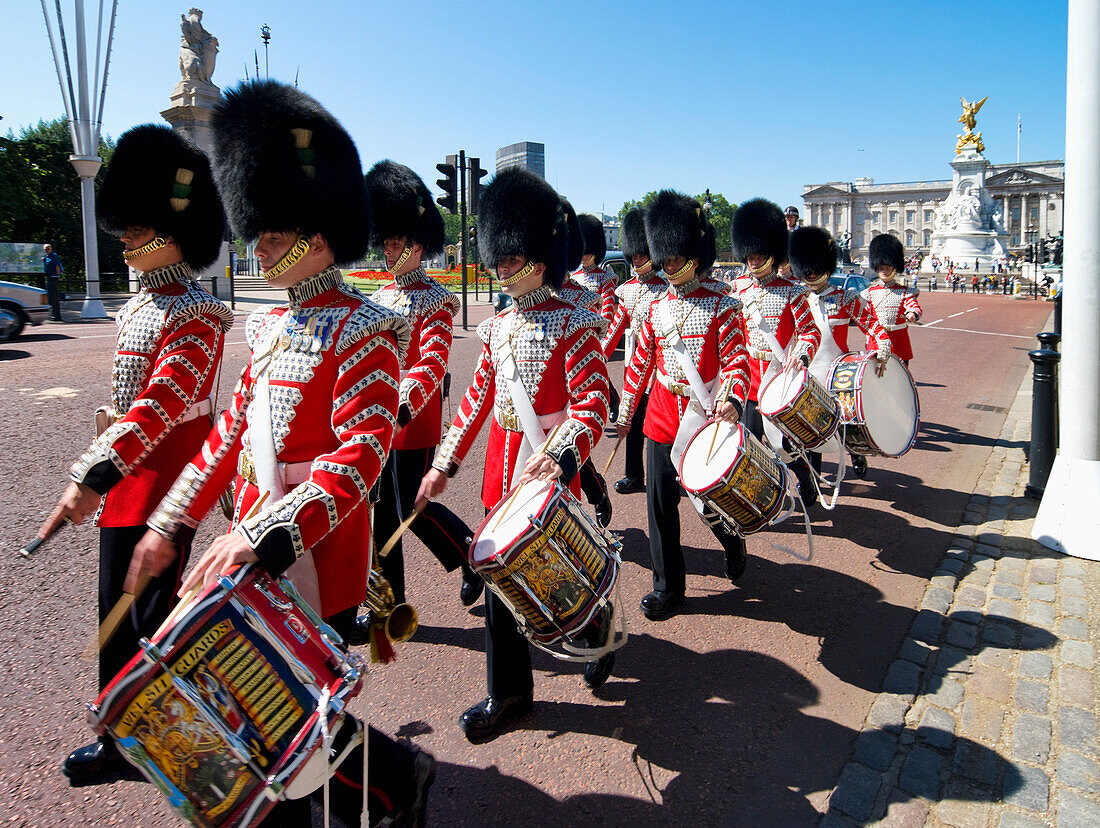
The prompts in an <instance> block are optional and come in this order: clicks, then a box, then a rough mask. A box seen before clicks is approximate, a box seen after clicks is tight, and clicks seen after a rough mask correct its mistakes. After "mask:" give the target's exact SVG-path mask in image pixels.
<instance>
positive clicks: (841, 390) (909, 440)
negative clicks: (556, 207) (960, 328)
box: [826, 351, 920, 457]
mask: <svg viewBox="0 0 1100 828" xmlns="http://www.w3.org/2000/svg"><path fill="white" fill-rule="evenodd" d="M877 365H878V360H877V358H876V355H875V352H873V351H868V352H860V353H851V354H842V355H840V356H839V357H837V358H836V359H835V360H833V364H832V367H830V369H829V375H828V378H827V380H826V387H827V388H828V389H829V392H830V393H831V394H833V395H834V396H835V397H836V399H837V402H838V403H839V405H840V416H841V421H842V423H843V429H842V431H843V435H844V445H845V447H846V448H847V449H848V450H849V451H850V452H853V453H854V454H864V455H867V454H872V455H879V456H882V457H901V456H902V455H903V454H905V453H906V452H907V451H909V449H911V448H912V447H913V443H915V442H916V439H917V429H918V428H919V426H920V400H919V398H918V397H917V387H916V385H915V384H914V382H913V376H912V374H910V373H909V369H908V368H907V367H906V366H905V363H904V362H902V361H901V360H900V359H898V358H897V357H896V356H893V355H892V354H891V356H890V358H889V360H888V361H887V363H886V372H885V374H884V375H883V376H881V377H880V376H878V374H877V373H876V372H875V368H876V366H877Z"/></svg>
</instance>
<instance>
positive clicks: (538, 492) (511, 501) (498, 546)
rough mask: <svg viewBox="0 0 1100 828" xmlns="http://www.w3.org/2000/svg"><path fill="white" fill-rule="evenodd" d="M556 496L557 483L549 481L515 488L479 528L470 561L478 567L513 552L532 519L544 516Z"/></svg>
mask: <svg viewBox="0 0 1100 828" xmlns="http://www.w3.org/2000/svg"><path fill="white" fill-rule="evenodd" d="M553 494H554V484H553V483H552V482H550V481H546V480H528V481H527V482H526V483H523V484H521V485H520V486H518V487H516V488H514V489H512V491H510V492H509V493H508V494H507V495H506V496H505V498H504V499H503V500H502V501H501V502H500V503H498V504H497V505H496V506H494V507H493V509H492V510H491V511H490V512H489V514H488V515H486V516H485V520H484V521H482V524H481V526H480V527H478V530H477V534H476V535H475V536H474V540H473V543H472V544H471V546H470V558H471V560H470V562H471V563H472V564H478V563H481V562H483V561H487V560H489V559H490V558H492V557H493V556H494V555H496V554H497V553H499V552H501V551H503V550H506V549H510V548H511V547H512V545H513V544H515V542H516V541H517V540H519V538H520V537H521V536H522V535H523V534H524V533H525V532H526V531H527V530H528V529H529V528H530V527H531V521H530V516H531V515H541V514H542V513H543V511H544V510H545V509H546V505H547V502H548V501H549V500H550V499H551V498H552V497H553Z"/></svg>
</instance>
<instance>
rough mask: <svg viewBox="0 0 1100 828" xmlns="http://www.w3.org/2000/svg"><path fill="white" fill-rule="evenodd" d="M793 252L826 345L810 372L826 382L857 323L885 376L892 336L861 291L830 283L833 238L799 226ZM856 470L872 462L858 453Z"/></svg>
mask: <svg viewBox="0 0 1100 828" xmlns="http://www.w3.org/2000/svg"><path fill="white" fill-rule="evenodd" d="M788 252H789V254H790V261H791V268H792V270H793V271H794V276H795V278H796V279H799V280H800V281H802V282H804V283H805V284H806V286H807V287H808V288H809V289H810V293H809V295H808V296H807V301H808V302H809V305H810V311H811V312H812V313H813V317H814V322H815V323H816V324H817V327H818V328H819V329H820V330H821V332H822V337H821V347H820V348H818V350H817V353H816V354H814V358H813V360H812V361H811V362H810V373H811V374H812V375H813V376H814V378H816V379H817V380H818V382H820V383H822V384H823V385H824V384H825V383H826V381H827V379H828V375H829V368H830V367H831V366H832V364H833V360H835V359H836V358H837V357H838V356H840V355H841V354H846V353H849V352H850V350H851V349H850V348H849V347H848V325H849V323H850V322H855V324H856V325H857V326H858V327H859V329H860V330H861V331H863V333H864V335H866V337H867V339H868V341H869V342H873V343H875V347H876V349H877V358H878V366H877V367H876V369H875V372H876V373H877V374H878V375H879V376H880V377H881V376H882V375H883V373H885V371H886V362H887V360H889V358H890V337H889V336H888V335H887V333H886V331H885V329H883V327H882V325H880V324H879V322H878V319H877V318H876V317H875V312H874V310H873V309H872V307H871V306H870V305H869V304H867V303H866V302H864V301H863V299H862V298H860V295H859V291H857V290H844V289H843V288H840V287H837V286H836V285H832V284H829V277H830V276H832V275H833V273H834V272H835V271H836V261H837V249H836V244H835V242H834V241H833V237H832V236H830V235H829V232H828V231H827V230H823V229H821V228H820V227H799V228H797V229H795V230H794V232H792V233H791V237H790V244H789V249H788ZM809 454H810V462H811V463H812V464H813V466H814V468H815V469H816V470H817V471H818V472H820V471H821V453H820V452H810V453H809ZM852 468H853V469H854V470H855V473H856V477H863V476H865V475H866V474H867V459H866V458H865V457H864V456H863V455H862V454H853V455H852Z"/></svg>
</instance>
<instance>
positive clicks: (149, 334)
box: [70, 262, 233, 526]
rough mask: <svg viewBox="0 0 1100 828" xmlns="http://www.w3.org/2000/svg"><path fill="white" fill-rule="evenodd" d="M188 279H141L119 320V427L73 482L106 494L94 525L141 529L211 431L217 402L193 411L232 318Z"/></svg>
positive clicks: (179, 269) (154, 275)
mask: <svg viewBox="0 0 1100 828" xmlns="http://www.w3.org/2000/svg"><path fill="white" fill-rule="evenodd" d="M191 278H192V275H191V267H190V265H188V264H187V263H185V262H180V263H178V264H174V265H169V266H168V267H164V268H160V269H158V270H153V271H150V272H148V273H143V274H141V275H140V277H139V279H140V282H141V290H140V291H139V292H138V294H137V295H136V296H134V297H133V298H132V299H130V301H128V302H127V303H126V304H125V305H124V306H123V307H122V310H120V311H119V313H118V316H117V317H116V322H117V324H118V341H117V345H116V351H115V364H114V372H113V375H112V380H111V405H112V408H113V409H114V413H115V415H116V416H117V417H118V418H119V419H118V420H117V421H116V422H115V423H114V424H113V425H111V426H110V427H109V428H107V430H106V431H104V432H103V434H101V435H100V436H99V437H98V438H97V439H96V440H95V442H93V443H92V445H91V446H90V447H89V448H88V450H87V451H86V452H85V453H84V454H83V456H82V457H81V458H80V460H78V461H77V463H76V464H75V465H74V466H73V469H72V472H71V474H70V476H71V478H72V479H73V480H75V481H76V482H77V483H87V484H88V485H90V486H91V487H92V488H94V489H96V490H97V491H104V490H106V491H107V493H106V496H105V497H104V499H103V505H102V507H101V511H100V513H99V516H98V519H97V523H98V525H99V526H141V525H142V524H143V523H145V521H146V520H147V519H148V518H149V515H150V514H152V512H153V510H154V509H155V508H156V507H157V504H158V503H160V501H161V499H162V498H163V497H164V496H165V495H166V494H167V493H168V489H169V488H171V486H172V483H173V482H174V481H175V479H176V478H177V477H179V474H180V472H181V471H183V467H184V466H185V465H186V464H187V461H188V460H190V459H191V458H192V457H193V456H194V454H195V452H196V451H198V450H199V447H200V446H201V445H202V441H203V438H204V437H205V436H206V433H207V432H208V431H209V430H210V417H209V413H212V412H213V400H211V401H210V402H209V403H205V404H204V405H205V406H207V407H209V409H210V410H209V412H208V413H206V414H199V411H198V410H197V409H195V407H196V405H197V404H200V403H203V401H204V400H206V399H207V398H208V397H210V395H211V394H212V393H213V392H214V390H215V387H216V384H217V374H218V366H219V365H220V364H221V358H222V347H223V345H224V344H225V333H226V331H228V330H229V328H230V327H231V326H232V325H233V314H232V312H231V311H230V310H229V308H227V307H226V306H225V305H223V304H222V303H221V302H219V301H218V300H217V299H215V298H214V297H213V296H211V295H210V294H209V293H207V292H206V291H205V290H203V288H202V287H200V286H199V285H198V283H196V282H193V281H191ZM193 409H195V410H193ZM120 478H121V479H120ZM115 481H117V482H115ZM107 486H109V490H108V489H107Z"/></svg>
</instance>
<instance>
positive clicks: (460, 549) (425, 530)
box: [374, 447, 474, 603]
mask: <svg viewBox="0 0 1100 828" xmlns="http://www.w3.org/2000/svg"><path fill="white" fill-rule="evenodd" d="M434 457H435V448H434V447H433V448H419V449H395V450H394V451H391V452H390V457H389V460H388V461H387V463H386V469H385V470H383V475H382V478H380V479H381V480H382V481H383V482H382V485H381V486H380V487H379V492H378V502H377V503H376V504H375V505H374V542H375V545H376V548H377V549H379V550H381V548H382V547H383V546H384V545H385V543H386V541H388V540H389V539H390V537H391V536H392V535H393V533H394V532H396V531H397V527H398V526H399V525H400V523H401V521H402V520H403V519H404V517H405V516H406V515H409V514H411V513H412V509H413V505H414V504H415V503H416V493H417V492H418V491H419V490H420V482H421V481H422V480H423V479H424V475H425V474H427V473H428V469H430V468H431V466H432V460H433V459H434ZM409 531H411V532H412V533H413V534H414V535H416V537H418V538H419V539H420V540H421V542H422V543H423V544H424V545H425V546H426V547H428V550H429V551H430V552H431V553H432V554H433V555H435V557H436V558H437V559H438V560H439V562H440V563H441V564H443V568H444V569H446V570H447V571H448V572H453V571H454V570H456V569H458V568H459V567H460V566H462V564H463V563H465V562H466V550H467V549H468V548H469V545H470V540H471V539H472V538H473V534H474V533H473V532H472V531H470V527H469V526H467V525H466V524H465V523H464V522H463V521H462V519H461V518H459V517H458V515H456V514H455V513H454V512H452V511H451V510H450V509H448V508H447V507H446V506H444V505H443V504H442V503H437V502H436V501H432V502H431V503H429V504H428V505H427V506H426V507H425V508H424V511H423V512H422V513H421V514H420V517H418V518H417V519H416V520H414V521H413V523H412V526H410V527H409ZM381 571H382V575H383V576H384V577H385V579H386V580H387V581H389V582H390V586H392V587H393V594H394V597H395V598H396V599H397V601H398V603H402V602H403V601H404V600H405V554H404V550H403V549H402V546H401V542H400V541H398V543H397V544H396V545H395V546H394V547H393V549H391V550H390V554H388V555H387V556H386V557H385V558H382V560H381Z"/></svg>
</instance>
